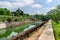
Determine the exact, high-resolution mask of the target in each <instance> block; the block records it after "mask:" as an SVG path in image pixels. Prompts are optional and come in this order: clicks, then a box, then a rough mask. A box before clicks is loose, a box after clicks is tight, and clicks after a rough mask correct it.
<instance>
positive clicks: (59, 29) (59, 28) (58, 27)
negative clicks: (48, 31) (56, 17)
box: [52, 21, 60, 40]
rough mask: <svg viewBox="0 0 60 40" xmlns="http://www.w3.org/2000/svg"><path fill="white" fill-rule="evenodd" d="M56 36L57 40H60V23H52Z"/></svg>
mask: <svg viewBox="0 0 60 40" xmlns="http://www.w3.org/2000/svg"><path fill="white" fill-rule="evenodd" d="M52 25H53V30H54V36H55V39H56V40H60V22H59V24H57V23H56V22H54V21H52Z"/></svg>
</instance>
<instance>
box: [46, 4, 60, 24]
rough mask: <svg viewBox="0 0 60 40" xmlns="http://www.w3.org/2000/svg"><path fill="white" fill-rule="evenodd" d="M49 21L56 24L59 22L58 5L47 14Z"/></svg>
mask: <svg viewBox="0 0 60 40" xmlns="http://www.w3.org/2000/svg"><path fill="white" fill-rule="evenodd" d="M47 15H48V16H49V18H50V19H52V20H54V21H55V22H56V23H57V24H59V21H60V5H59V6H57V8H56V9H53V10H51V11H49V12H48V13H47Z"/></svg>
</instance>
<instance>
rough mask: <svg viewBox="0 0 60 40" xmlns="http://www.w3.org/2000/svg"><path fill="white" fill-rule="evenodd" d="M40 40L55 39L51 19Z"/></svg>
mask: <svg viewBox="0 0 60 40" xmlns="http://www.w3.org/2000/svg"><path fill="white" fill-rule="evenodd" d="M38 40H55V38H54V34H53V29H52V23H51V20H50V21H49V22H48V24H47V26H46V28H45V29H44V31H43V32H42V34H41V35H40V37H39V38H38Z"/></svg>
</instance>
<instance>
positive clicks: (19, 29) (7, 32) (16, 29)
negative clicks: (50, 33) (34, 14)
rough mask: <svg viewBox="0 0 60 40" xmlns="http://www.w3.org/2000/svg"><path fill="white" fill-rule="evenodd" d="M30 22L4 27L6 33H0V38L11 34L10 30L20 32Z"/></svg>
mask: <svg viewBox="0 0 60 40" xmlns="http://www.w3.org/2000/svg"><path fill="white" fill-rule="evenodd" d="M30 24H31V23H29V24H24V25H22V26H18V27H13V28H9V29H6V33H4V34H0V38H2V37H7V36H8V35H10V34H11V32H17V33H20V32H22V31H23V30H24V29H25V28H27V27H29V25H30Z"/></svg>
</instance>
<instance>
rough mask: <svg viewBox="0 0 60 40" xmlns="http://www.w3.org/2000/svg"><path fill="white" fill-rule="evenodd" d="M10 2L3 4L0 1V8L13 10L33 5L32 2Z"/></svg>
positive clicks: (32, 0)
mask: <svg viewBox="0 0 60 40" xmlns="http://www.w3.org/2000/svg"><path fill="white" fill-rule="evenodd" d="M10 1H12V0H10ZM10 1H4V2H3V1H0V7H3V8H8V9H13V8H19V7H25V6H28V5H31V4H33V3H34V0H13V2H10Z"/></svg>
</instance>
